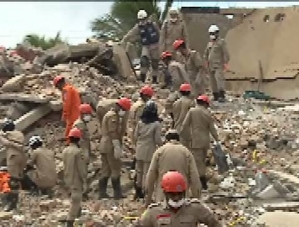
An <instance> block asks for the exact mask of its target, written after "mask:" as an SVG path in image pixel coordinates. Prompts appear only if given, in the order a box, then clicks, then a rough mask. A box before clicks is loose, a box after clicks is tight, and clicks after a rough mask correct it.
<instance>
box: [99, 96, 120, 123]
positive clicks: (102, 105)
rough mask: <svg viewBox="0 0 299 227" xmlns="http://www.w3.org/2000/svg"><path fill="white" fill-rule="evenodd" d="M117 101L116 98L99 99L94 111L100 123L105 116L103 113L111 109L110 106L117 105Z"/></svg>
mask: <svg viewBox="0 0 299 227" xmlns="http://www.w3.org/2000/svg"><path fill="white" fill-rule="evenodd" d="M117 102H118V99H106V98H104V99H101V100H100V101H99V102H98V104H97V107H96V112H97V118H98V120H99V122H100V124H102V122H103V118H104V116H105V114H106V113H107V112H108V111H109V110H111V109H112V108H114V107H115V106H117Z"/></svg>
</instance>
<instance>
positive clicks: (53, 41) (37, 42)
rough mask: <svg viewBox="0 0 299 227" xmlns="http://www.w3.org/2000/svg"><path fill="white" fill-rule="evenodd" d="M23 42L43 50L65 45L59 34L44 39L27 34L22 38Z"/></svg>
mask: <svg viewBox="0 0 299 227" xmlns="http://www.w3.org/2000/svg"><path fill="white" fill-rule="evenodd" d="M23 42H27V43H29V44H30V45H32V46H34V47H40V48H42V49H43V50H47V49H50V48H52V47H54V46H56V45H57V44H60V43H66V41H64V40H62V38H61V36H60V32H57V34H56V36H55V37H54V38H46V37H45V36H39V35H37V34H29V35H26V36H25V37H24V39H23Z"/></svg>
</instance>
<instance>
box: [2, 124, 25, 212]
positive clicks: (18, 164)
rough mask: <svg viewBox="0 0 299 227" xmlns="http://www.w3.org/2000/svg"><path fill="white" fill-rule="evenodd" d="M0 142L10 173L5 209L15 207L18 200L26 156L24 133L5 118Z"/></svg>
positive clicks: (8, 209)
mask: <svg viewBox="0 0 299 227" xmlns="http://www.w3.org/2000/svg"><path fill="white" fill-rule="evenodd" d="M0 143H1V144H3V146H4V147H5V150H6V162H7V170H8V173H9V174H10V181H9V187H10V189H11V191H10V192H9V193H7V195H6V201H7V204H6V207H5V208H4V210H5V211H11V210H13V209H16V208H17V204H18V201H19V192H18V190H19V189H20V181H21V179H22V178H23V174H24V168H25V167H26V163H27V157H26V155H25V152H24V135H23V133H22V132H20V131H18V130H16V129H15V124H14V122H13V121H12V120H10V119H6V120H5V122H4V124H3V128H2V131H1V132H0Z"/></svg>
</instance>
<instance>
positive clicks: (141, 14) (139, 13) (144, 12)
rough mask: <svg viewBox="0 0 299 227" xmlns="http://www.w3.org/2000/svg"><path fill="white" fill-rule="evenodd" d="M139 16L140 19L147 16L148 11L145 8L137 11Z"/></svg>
mask: <svg viewBox="0 0 299 227" xmlns="http://www.w3.org/2000/svg"><path fill="white" fill-rule="evenodd" d="M137 18H138V20H142V19H145V18H147V12H146V11H145V10H143V9H141V10H139V11H138V13H137Z"/></svg>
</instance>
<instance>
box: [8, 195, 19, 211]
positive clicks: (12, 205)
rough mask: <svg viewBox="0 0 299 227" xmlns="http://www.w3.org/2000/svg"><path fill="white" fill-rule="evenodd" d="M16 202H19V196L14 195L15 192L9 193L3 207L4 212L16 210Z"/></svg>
mask: <svg viewBox="0 0 299 227" xmlns="http://www.w3.org/2000/svg"><path fill="white" fill-rule="evenodd" d="M18 201H19V194H18V193H15V192H10V193H9V194H8V195H7V204H6V206H5V207H4V211H5V212H9V211H12V210H14V209H16V208H17V204H18Z"/></svg>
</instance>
